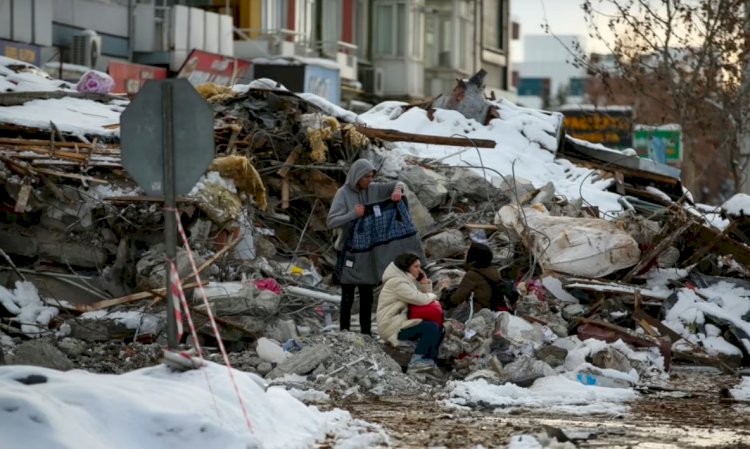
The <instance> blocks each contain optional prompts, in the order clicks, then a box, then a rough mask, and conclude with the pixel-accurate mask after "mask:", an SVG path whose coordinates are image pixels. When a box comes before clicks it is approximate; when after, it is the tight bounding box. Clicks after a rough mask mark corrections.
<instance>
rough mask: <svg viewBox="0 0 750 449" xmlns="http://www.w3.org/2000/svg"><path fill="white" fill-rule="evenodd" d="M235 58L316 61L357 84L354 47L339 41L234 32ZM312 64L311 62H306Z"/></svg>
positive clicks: (280, 31)
mask: <svg viewBox="0 0 750 449" xmlns="http://www.w3.org/2000/svg"><path fill="white" fill-rule="evenodd" d="M235 35H236V36H239V39H237V40H235V42H234V48H235V56H237V57H238V58H243V59H255V58H281V57H285V58H296V59H299V60H300V62H305V59H313V58H319V61H317V63H321V62H323V61H322V60H327V61H330V62H331V63H333V64H335V65H336V66H337V67H338V69H339V74H340V75H341V78H342V79H347V80H352V81H356V80H357V49H358V47H357V46H356V45H353V44H350V43H347V42H341V41H315V40H312V39H310V38H309V37H308V36H306V35H304V34H302V33H298V32H295V31H293V30H286V29H276V30H261V29H237V28H236V29H235ZM307 62H314V61H307Z"/></svg>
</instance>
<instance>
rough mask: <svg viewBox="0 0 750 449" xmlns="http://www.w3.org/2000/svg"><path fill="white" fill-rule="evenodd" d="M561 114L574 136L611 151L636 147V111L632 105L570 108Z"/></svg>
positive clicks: (571, 134) (568, 132)
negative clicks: (634, 125) (611, 149)
mask: <svg viewBox="0 0 750 449" xmlns="http://www.w3.org/2000/svg"><path fill="white" fill-rule="evenodd" d="M560 112H562V113H563V115H564V116H565V121H564V125H565V131H566V132H567V134H568V135H570V136H571V137H575V138H576V139H581V140H585V141H587V142H592V143H600V144H602V145H604V146H607V147H610V148H619V149H625V148H631V147H632V146H633V109H632V108H630V107H628V106H614V107H613V106H605V107H597V108H594V107H586V106H570V107H565V108H563V109H561V110H560Z"/></svg>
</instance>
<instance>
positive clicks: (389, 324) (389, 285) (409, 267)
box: [377, 253, 443, 373]
mask: <svg viewBox="0 0 750 449" xmlns="http://www.w3.org/2000/svg"><path fill="white" fill-rule="evenodd" d="M410 307H411V309H412V310H411V312H412V314H413V315H412V316H416V315H417V314H420V315H422V316H425V318H424V319H423V318H416V317H415V318H410V310H409V309H410ZM377 320H378V333H379V334H380V337H381V338H382V339H383V340H384V341H386V342H387V343H389V344H391V345H393V346H396V347H397V346H398V341H399V340H411V341H416V342H417V349H416V350H415V351H414V355H413V356H412V358H411V360H410V361H409V365H408V367H407V372H410V373H415V372H422V371H428V370H431V369H432V368H435V366H436V364H435V362H436V360H437V356H438V348H439V347H440V342H441V341H442V337H443V332H442V308H441V307H440V303H439V302H437V301H436V296H435V295H434V294H433V293H432V285H431V282H430V280H429V279H428V278H427V275H425V273H424V271H422V267H421V262H420V261H419V257H418V256H416V255H415V254H410V253H407V254H401V255H399V256H398V257H396V259H395V260H394V261H393V262H392V263H391V264H390V265H388V267H387V268H386V269H385V272H384V273H383V288H382V289H381V291H380V296H379V298H378V309H377Z"/></svg>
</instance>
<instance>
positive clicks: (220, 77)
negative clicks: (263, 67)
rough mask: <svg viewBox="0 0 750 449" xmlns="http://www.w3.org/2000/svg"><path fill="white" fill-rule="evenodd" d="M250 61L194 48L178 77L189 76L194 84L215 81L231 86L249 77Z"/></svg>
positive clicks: (215, 82) (189, 79) (188, 78)
mask: <svg viewBox="0 0 750 449" xmlns="http://www.w3.org/2000/svg"><path fill="white" fill-rule="evenodd" d="M250 65H251V64H250V62H249V61H244V60H242V59H237V58H231V57H227V56H222V55H217V54H214V53H207V52H205V51H200V50H193V51H191V52H190V55H188V57H187V59H186V60H185V63H184V64H182V67H181V68H180V72H179V74H178V75H177V77H178V78H187V80H188V81H190V83H191V84H192V85H194V86H197V85H199V84H203V83H214V84H219V85H221V86H230V85H232V84H236V83H238V82H239V81H240V80H241V79H243V78H245V77H247V75H249V71H250Z"/></svg>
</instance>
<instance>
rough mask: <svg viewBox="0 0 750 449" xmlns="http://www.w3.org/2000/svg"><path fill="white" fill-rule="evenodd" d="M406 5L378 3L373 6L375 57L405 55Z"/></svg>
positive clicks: (407, 31)
mask: <svg viewBox="0 0 750 449" xmlns="http://www.w3.org/2000/svg"><path fill="white" fill-rule="evenodd" d="M406 13H407V9H406V3H404V2H399V3H385V4H383V3H379V4H376V6H375V34H374V37H375V54H376V55H377V56H398V57H403V56H404V55H406V45H407V36H408V34H409V30H408V29H407V26H406V24H407V20H406V19H407V14H406Z"/></svg>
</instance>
